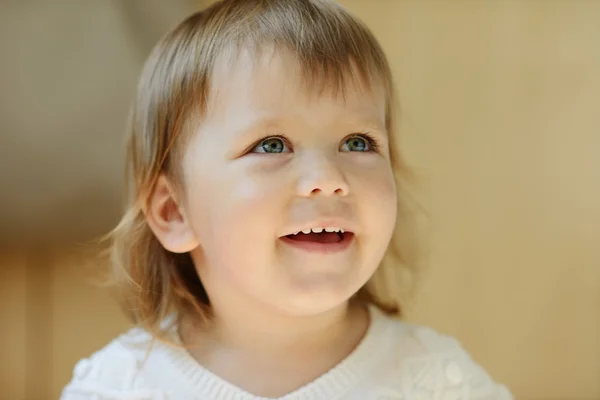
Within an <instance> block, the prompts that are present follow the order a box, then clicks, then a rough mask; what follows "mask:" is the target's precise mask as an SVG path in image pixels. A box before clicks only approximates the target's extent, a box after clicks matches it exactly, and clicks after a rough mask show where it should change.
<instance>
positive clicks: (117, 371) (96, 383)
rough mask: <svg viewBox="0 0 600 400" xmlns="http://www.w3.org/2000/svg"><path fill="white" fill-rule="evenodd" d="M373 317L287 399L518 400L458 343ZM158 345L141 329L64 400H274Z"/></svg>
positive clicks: (74, 383)
mask: <svg viewBox="0 0 600 400" xmlns="http://www.w3.org/2000/svg"><path fill="white" fill-rule="evenodd" d="M369 312H370V314H371V324H370V327H369V329H368V331H367V333H366V335H365V337H364V338H363V340H362V341H361V343H360V344H359V345H358V346H357V348H356V349H355V350H354V351H353V352H352V353H351V354H350V355H349V356H348V357H347V358H346V359H344V360H343V361H342V362H340V363H339V364H338V365H337V366H336V367H334V368H333V369H331V370H330V371H329V372H327V373H325V374H324V375H322V376H321V377H319V378H317V379H316V380H315V381H313V382H311V383H309V384H308V385H306V386H304V387H302V388H300V389H298V390H296V391H294V392H292V393H290V394H287V395H285V396H283V397H280V398H279V400H342V399H343V400H511V399H513V397H512V395H511V394H510V392H509V391H508V389H507V388H506V387H504V386H502V385H498V384H496V383H494V382H493V381H492V379H491V378H490V377H489V376H488V374H487V373H486V372H485V371H484V370H483V369H482V368H481V367H480V366H479V365H477V364H476V363H475V362H474V361H473V360H472V359H471V357H470V356H469V355H468V354H467V352H466V351H465V350H464V349H463V348H462V347H461V346H460V344H459V343H458V342H457V341H456V340H455V339H453V338H450V337H447V336H444V335H441V334H439V333H437V332H435V331H434V330H432V329H430V328H426V327H422V326H417V325H413V324H409V323H406V322H402V321H398V320H395V319H392V318H389V317H387V316H385V315H384V314H383V313H381V312H380V311H379V310H378V309H376V308H374V307H371V308H370V309H369ZM151 339H152V337H151V335H150V334H149V333H148V332H146V331H144V330H142V329H139V328H135V329H132V330H130V331H129V332H127V333H125V334H123V335H121V336H120V337H118V338H117V339H115V340H113V341H112V342H111V343H110V344H108V345H107V346H106V347H104V348H103V349H102V350H100V351H98V352H96V353H95V354H93V355H92V356H91V357H89V358H86V359H82V360H81V361H79V362H78V363H77V365H76V366H75V370H74V372H73V379H72V380H71V382H70V383H69V384H68V385H67V386H66V387H65V389H64V390H63V393H62V396H61V400H84V399H85V400H167V399H168V400H192V399H194V400H273V399H267V398H264V397H259V396H254V395H252V394H250V393H248V392H246V391H244V390H242V389H241V388H238V387H236V386H234V385H232V384H231V383H229V382H227V381H225V380H224V379H222V378H220V377H218V376H216V375H214V374H213V373H211V372H210V371H208V370H207V369H205V368H203V367H202V366H201V365H199V364H198V363H197V362H196V361H195V360H194V359H193V358H192V357H191V356H190V355H189V353H188V352H187V351H185V350H183V349H179V348H174V347H173V346H169V345H167V344H164V343H161V342H158V341H155V342H154V344H153V346H152V349H151V351H150V352H149V353H148V352H147V350H148V346H149V344H150V341H151ZM173 339H174V340H177V335H176V334H174V335H173ZM148 354H149V355H148Z"/></svg>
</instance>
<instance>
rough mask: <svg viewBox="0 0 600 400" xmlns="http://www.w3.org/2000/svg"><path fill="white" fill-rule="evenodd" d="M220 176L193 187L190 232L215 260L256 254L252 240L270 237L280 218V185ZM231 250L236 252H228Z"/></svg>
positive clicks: (233, 175) (267, 181) (203, 180)
mask: <svg viewBox="0 0 600 400" xmlns="http://www.w3.org/2000/svg"><path fill="white" fill-rule="evenodd" d="M221 172H222V173H220V174H219V175H218V176H217V175H212V176H211V177H210V178H209V179H202V182H203V184H202V185H201V187H200V186H198V185H197V186H196V190H195V191H194V193H193V197H194V199H195V200H196V201H194V199H192V201H193V202H194V207H193V215H192V218H191V219H192V225H193V228H194V231H195V232H196V234H197V235H198V239H199V240H200V243H202V244H204V246H203V247H204V248H205V250H208V251H210V252H212V251H213V249H214V251H216V252H218V253H219V255H217V254H215V256H216V257H221V258H222V257H223V255H224V253H226V254H227V257H233V256H236V255H237V254H239V255H240V256H243V255H244V254H246V255H247V254H248V251H254V252H255V253H256V252H257V251H260V248H258V246H256V244H257V243H258V242H259V241H258V240H253V239H258V238H261V239H265V238H271V237H274V234H275V223H276V222H277V221H278V220H280V218H281V216H282V210H283V206H282V204H283V201H282V198H281V197H282V194H281V192H282V188H281V185H279V184H278V183H277V180H273V179H265V178H262V179H261V178H257V177H254V176H249V175H248V174H243V173H237V174H236V173H235V172H236V171H235V170H234V171H231V172H230V173H229V174H225V173H223V172H224V170H221ZM199 181H200V180H199ZM232 248H236V249H238V250H236V251H235V252H231V251H230V250H231V249H232ZM224 249H225V250H224ZM252 249H254V250H252ZM207 255H208V254H207Z"/></svg>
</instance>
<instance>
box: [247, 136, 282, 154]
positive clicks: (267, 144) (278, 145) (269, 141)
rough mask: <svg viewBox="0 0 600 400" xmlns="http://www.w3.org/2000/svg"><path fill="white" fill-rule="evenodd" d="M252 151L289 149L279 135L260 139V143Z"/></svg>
mask: <svg viewBox="0 0 600 400" xmlns="http://www.w3.org/2000/svg"><path fill="white" fill-rule="evenodd" d="M253 152H254V153H274V154H279V153H289V152H290V149H289V147H288V145H287V144H286V143H285V140H283V139H282V138H280V137H276V136H274V137H269V138H266V139H264V140H261V141H260V143H258V145H257V146H256V147H255V148H254V149H253Z"/></svg>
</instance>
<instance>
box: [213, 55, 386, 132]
mask: <svg viewBox="0 0 600 400" xmlns="http://www.w3.org/2000/svg"><path fill="white" fill-rule="evenodd" d="M308 72H312V71H308ZM317 72H318V71H317ZM330 76H331V79H328V78H329V77H330ZM330 76H327V77H323V75H318V74H312V75H311V74H307V69H306V68H303V65H302V64H301V63H300V62H299V61H298V59H297V58H296V57H294V56H293V55H292V53H291V52H289V51H286V50H284V49H276V48H275V47H274V46H270V47H262V48H260V49H258V50H257V49H254V50H251V49H250V48H244V49H241V50H236V51H233V50H230V51H227V52H223V53H222V54H221V55H220V56H219V58H218V59H217V61H216V64H215V68H214V70H213V73H212V76H211V84H210V94H209V99H208V104H207V115H206V117H207V118H209V119H211V118H218V117H219V116H222V117H224V116H227V117H228V118H229V117H230V116H231V113H232V112H236V113H242V114H243V113H245V112H253V113H263V114H267V115H265V116H268V114H276V115H279V116H281V115H284V114H300V113H301V112H302V110H305V111H306V110H310V112H311V113H313V115H314V113H315V112H316V113H319V114H328V115H337V114H346V115H347V114H351V115H354V116H356V117H357V118H358V117H360V118H367V117H368V118H371V119H377V120H379V121H380V122H381V123H383V122H384V121H385V109H386V104H385V101H386V100H385V99H386V96H385V90H384V87H383V85H382V84H381V83H380V80H379V79H376V78H375V77H373V78H372V79H368V80H365V79H359V76H358V74H357V73H356V71H355V70H354V69H353V68H352V64H350V65H349V66H348V68H347V71H346V72H345V73H344V74H343V75H336V74H335V73H334V74H330ZM340 76H341V77H343V81H341V82H340V81H338V80H335V78H337V77H340ZM240 116H241V115H240ZM314 116H315V117H316V115H314ZM305 117H308V116H305Z"/></svg>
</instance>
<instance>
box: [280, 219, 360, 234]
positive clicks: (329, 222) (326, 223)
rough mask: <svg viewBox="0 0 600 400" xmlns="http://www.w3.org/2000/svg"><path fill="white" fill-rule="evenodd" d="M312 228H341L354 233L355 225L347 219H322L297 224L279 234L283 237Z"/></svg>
mask: <svg viewBox="0 0 600 400" xmlns="http://www.w3.org/2000/svg"><path fill="white" fill-rule="evenodd" d="M312 228H341V229H343V230H344V232H350V233H354V234H355V233H356V230H355V227H354V226H353V224H350V223H349V222H348V221H347V220H342V219H322V220H318V221H314V222H310V223H307V224H303V225H298V226H297V227H294V230H293V231H289V232H287V233H284V234H283V235H281V237H280V238H284V237H285V236H288V235H293V234H294V233H296V232H302V231H303V230H305V229H312Z"/></svg>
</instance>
